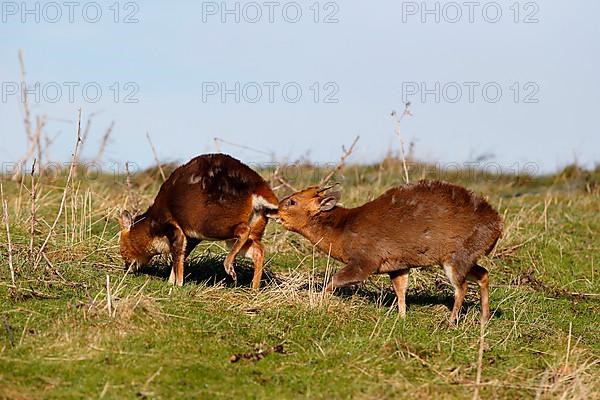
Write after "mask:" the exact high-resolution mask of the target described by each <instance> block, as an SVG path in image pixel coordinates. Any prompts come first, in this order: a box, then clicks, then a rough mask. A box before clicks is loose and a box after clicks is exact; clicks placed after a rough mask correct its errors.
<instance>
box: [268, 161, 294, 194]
mask: <svg viewBox="0 0 600 400" xmlns="http://www.w3.org/2000/svg"><path fill="white" fill-rule="evenodd" d="M280 166H281V165H280V164H279V163H278V164H277V167H276V168H275V172H273V179H274V180H276V181H277V182H279V183H280V184H282V185H283V186H285V187H286V188H288V189H290V190H291V191H293V192H297V191H298V190H297V189H296V188H295V187H294V186H292V185H291V184H290V183H289V182H288V181H286V180H285V179H284V178H283V177H282V176H281V174H280V172H279V167H280Z"/></svg>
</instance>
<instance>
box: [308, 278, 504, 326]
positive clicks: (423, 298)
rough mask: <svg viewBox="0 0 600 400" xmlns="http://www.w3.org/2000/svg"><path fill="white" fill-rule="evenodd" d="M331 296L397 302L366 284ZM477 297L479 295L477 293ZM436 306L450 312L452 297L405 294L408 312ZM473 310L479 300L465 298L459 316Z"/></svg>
mask: <svg viewBox="0 0 600 400" xmlns="http://www.w3.org/2000/svg"><path fill="white" fill-rule="evenodd" d="M323 288H324V285H322V284H316V285H313V286H312V290H314V291H316V292H320V291H322V290H323ZM301 289H303V290H311V287H310V286H309V285H308V284H306V285H303V286H302V287H301ZM333 294H334V295H335V296H338V297H340V298H343V299H349V298H351V297H354V296H357V297H360V298H362V299H364V300H367V301H368V302H370V303H372V304H375V305H377V306H379V307H392V306H395V305H396V301H397V299H396V293H395V292H394V291H393V290H392V289H391V288H385V287H379V286H375V285H372V284H371V285H369V284H368V283H365V284H361V285H353V286H348V287H342V288H336V289H335V291H334V292H333ZM478 296H479V293H477V297H478ZM436 305H442V306H445V307H446V308H447V309H448V311H451V310H452V307H453V306H454V295H453V294H452V293H449V292H448V291H445V290H443V289H436V290H435V292H433V291H426V290H415V291H412V292H411V290H410V288H409V290H408V292H407V294H406V308H407V311H408V312H409V311H410V309H411V308H412V307H415V306H423V307H427V306H436ZM473 308H477V309H478V308H479V300H476V301H473V300H471V299H468V298H467V299H465V301H464V303H463V306H462V311H461V314H463V315H464V314H466V313H467V312H469V311H470V310H471V309H473ZM500 316H502V311H501V310H499V309H498V310H495V312H494V315H493V317H494V318H498V317H500Z"/></svg>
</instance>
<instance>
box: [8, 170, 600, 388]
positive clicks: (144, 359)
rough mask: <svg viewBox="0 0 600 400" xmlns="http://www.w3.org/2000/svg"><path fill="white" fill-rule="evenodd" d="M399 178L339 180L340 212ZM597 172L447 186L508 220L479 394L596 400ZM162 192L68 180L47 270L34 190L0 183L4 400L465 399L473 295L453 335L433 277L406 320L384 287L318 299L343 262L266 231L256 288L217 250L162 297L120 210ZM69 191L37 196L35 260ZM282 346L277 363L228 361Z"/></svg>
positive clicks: (442, 292)
mask: <svg viewBox="0 0 600 400" xmlns="http://www.w3.org/2000/svg"><path fill="white" fill-rule="evenodd" d="M306 168H308V167H306ZM399 168H400V167H399V165H398V164H397V163H393V162H392V161H390V160H388V161H386V164H384V165H383V167H381V168H380V167H379V166H369V167H350V168H348V169H347V170H346V173H345V177H344V178H343V181H342V182H343V196H344V197H343V200H344V202H345V203H346V205H355V204H360V203H361V202H364V201H366V200H368V199H370V198H372V197H373V196H376V195H378V194H380V193H382V192H383V190H385V188H387V187H389V186H391V185H395V184H400V183H401V179H402V178H401V176H402V174H401V172H400V170H399ZM598 174H599V173H598V171H592V172H586V171H583V170H580V169H577V168H573V167H571V168H570V169H567V170H566V171H563V173H561V174H558V175H556V176H544V177H540V178H535V179H524V178H514V177H513V178H511V177H499V178H498V179H491V178H492V177H490V176H485V175H483V174H476V175H475V176H472V177H469V178H466V177H464V176H460V175H457V176H453V177H446V178H447V179H450V180H453V181H455V182H459V183H461V184H464V185H466V186H468V187H470V188H472V189H473V190H476V191H478V192H480V193H482V194H484V195H485V196H486V197H488V198H489V200H490V202H491V203H492V204H494V205H495V206H496V207H498V208H499V209H500V211H501V212H502V213H503V215H505V220H506V221H505V226H506V231H505V234H504V237H503V238H502V239H501V241H500V242H499V243H498V246H497V248H496V250H495V252H494V253H493V254H492V256H491V257H489V258H488V259H485V260H482V263H483V264H484V265H485V266H487V267H489V270H490V273H491V275H490V276H491V285H492V291H491V307H492V311H493V312H494V316H493V318H492V321H491V322H490V324H489V325H488V326H487V328H486V336H485V347H484V349H485V352H484V357H483V364H482V367H483V369H482V373H483V377H482V382H483V384H482V389H481V397H482V398H490V399H491V398H501V399H514V398H543V399H545V398H580V399H594V398H600V364H599V363H600V296H599V295H600V277H599V276H598V275H600V274H599V271H598V264H600V241H599V240H598V238H597V235H598V233H599V232H600V199H599V196H598V192H597V186H594V185H593V184H592V185H590V182H592V183H594V182H597V181H598V179H597V175H598ZM304 175H305V176H311V178H310V179H308V178H307V179H305V180H301V179H299V180H298V181H296V182H293V183H294V184H295V185H297V186H300V187H301V186H304V185H307V184H309V183H310V182H309V180H313V179H314V174H312V173H309V172H306V174H304ZM304 175H303V176H304ZM419 176H423V171H416V170H415V171H413V178H417V177H419ZM594 179H595V180H594ZM158 184H159V180H157V179H156V175H153V173H151V172H147V173H145V174H140V176H139V177H138V179H136V180H135V181H134V187H133V188H132V191H131V193H128V192H129V191H128V190H127V188H126V186H125V184H124V183H123V182H122V181H119V182H115V181H114V180H112V179H111V178H110V177H101V178H100V179H98V180H96V181H93V182H86V181H83V180H79V179H76V180H75V184H74V185H73V188H72V190H69V191H68V194H67V197H66V199H67V201H66V206H65V209H64V215H63V216H62V217H61V218H60V221H59V224H58V225H57V229H56V231H55V232H53V233H52V235H50V241H49V243H48V246H47V248H46V251H45V254H46V256H47V258H48V262H46V261H45V260H44V259H43V260H42V261H41V262H40V263H39V265H37V267H36V268H34V266H33V265H32V264H33V263H32V262H31V260H30V256H29V240H30V233H29V229H30V197H29V193H28V190H27V188H28V187H29V186H30V182H29V181H26V182H23V185H22V186H21V185H19V184H16V183H11V182H6V181H5V182H3V186H4V191H5V198H6V199H7V201H8V206H9V214H10V230H11V236H12V244H13V246H14V249H13V253H14V254H13V255H14V267H15V269H16V275H17V276H16V287H12V285H11V280H10V275H9V268H8V258H7V252H8V250H7V246H6V245H5V244H6V243H7V240H6V239H7V238H6V232H5V230H4V227H2V228H3V229H2V233H1V234H0V243H2V247H1V248H0V260H1V261H0V282H1V283H0V399H1V398H22V399H42V398H43V399H46V398H61V399H62V398H106V399H111V398H115V399H117V398H118V399H120V398H163V399H166V398H207V399H212V398H277V399H281V398H328V399H331V398H358V399H379V398H390V399H391V398H424V399H425V398H441V399H443V398H471V397H472V396H473V391H474V383H475V377H476V372H477V353H478V349H479V340H480V338H479V296H478V294H477V292H476V291H475V289H474V288H470V291H469V295H468V297H467V301H466V305H465V308H464V312H463V315H462V317H461V321H460V323H459V325H458V327H457V328H449V327H448V325H447V318H448V316H449V309H448V305H449V304H451V302H452V289H451V287H450V285H449V284H448V283H447V281H446V278H445V277H444V275H443V272H442V271H441V269H439V268H432V269H429V270H423V271H412V272H411V280H410V288H409V293H408V299H407V302H408V315H407V318H406V319H405V320H402V319H399V318H398V316H397V313H396V310H395V305H394V303H393V302H394V296H393V292H392V291H391V285H390V283H389V279H387V277H373V278H372V279H370V280H369V281H368V282H367V283H366V284H364V285H362V286H360V287H358V288H355V289H347V290H344V291H342V292H340V293H337V294H336V295H334V296H330V295H325V294H324V293H323V291H322V289H323V284H324V283H325V282H326V281H327V278H328V276H330V275H331V272H332V271H334V270H336V269H338V268H339V267H340V264H338V263H335V262H332V261H331V260H328V259H327V257H326V255H323V254H320V253H318V252H314V249H313V248H312V246H311V245H310V243H308V242H307V241H306V240H305V239H303V238H301V237H299V236H298V235H295V234H291V233H288V232H285V231H283V230H282V228H281V227H279V226H277V225H276V224H270V225H269V228H268V232H267V235H266V237H265V239H264V243H265V245H266V247H267V254H268V255H267V257H268V263H267V270H268V274H267V276H266V277H265V280H264V282H263V286H262V288H261V290H260V291H258V292H255V291H252V290H250V289H249V283H250V280H251V273H252V271H251V268H250V265H249V264H248V263H246V262H244V261H241V260H240V261H239V262H238V265H237V269H238V275H239V277H240V280H239V283H238V286H237V287H236V286H234V285H233V284H232V283H231V282H229V281H227V280H223V279H225V274H224V271H223V268H222V264H221V263H222V261H223V256H224V254H225V253H224V251H223V249H221V248H220V246H222V244H219V243H213V244H210V243H207V244H203V245H201V246H200V247H199V248H198V249H197V250H196V251H195V252H194V254H193V255H192V257H191V259H190V260H189V261H188V263H187V264H186V275H187V276H186V283H185V286H184V287H183V288H171V287H170V286H169V285H168V284H167V282H166V279H167V277H168V273H169V269H168V266H167V265H168V260H160V259H157V260H156V261H155V264H156V265H155V266H152V267H148V268H146V269H144V270H143V271H141V272H140V273H137V274H127V275H126V274H125V273H124V271H123V270H122V266H121V260H120V258H119V255H118V246H117V245H118V239H117V236H116V234H117V232H118V226H117V223H116V220H115V215H116V213H115V211H116V210H117V209H118V208H120V207H122V206H123V205H124V204H126V203H127V204H129V205H131V204H136V203H137V204H139V205H140V207H141V208H144V207H145V206H147V205H148V204H149V203H150V201H151V200H152V198H153V197H154V195H155V194H156V190H157V187H158ZM63 187H64V180H62V181H59V182H42V183H41V184H40V185H39V186H38V192H39V195H38V200H37V205H38V222H37V225H36V235H35V236H36V237H35V241H34V250H36V249H39V248H40V246H41V244H42V243H43V241H44V239H45V238H46V236H47V235H48V233H49V226H51V225H52V222H53V221H54V218H55V216H56V214H57V211H58V208H59V203H60V199H61V196H62V191H63ZM284 193H285V191H284V189H281V190H279V191H278V194H279V195H283V194H284ZM128 195H129V196H128ZM84 204H85V206H84ZM90 204H91V206H90ZM107 275H108V276H109V278H110V287H111V292H112V295H111V308H112V311H113V313H112V315H110V316H109V313H108V307H107V293H106V276H107ZM279 344H282V346H283V352H281V353H280V352H274V353H271V354H268V355H266V356H265V357H264V358H262V359H260V360H255V359H241V360H239V361H238V362H235V363H232V362H230V359H231V357H232V355H234V354H240V353H241V354H244V353H248V354H256V351H257V350H267V349H270V348H272V347H273V346H276V345H279Z"/></svg>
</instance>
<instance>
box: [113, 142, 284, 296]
mask: <svg viewBox="0 0 600 400" xmlns="http://www.w3.org/2000/svg"><path fill="white" fill-rule="evenodd" d="M277 202H278V200H277V197H276V196H275V194H274V193H273V191H272V190H271V188H270V187H269V185H268V184H267V183H266V182H265V181H264V179H263V178H262V177H261V176H260V175H259V174H258V173H256V172H255V171H253V170H252V169H250V168H249V167H248V166H247V165H245V164H243V163H241V162H240V161H238V160H236V159H235V158H232V157H230V156H228V155H225V154H207V155H201V156H199V157H196V158H194V159H192V160H191V161H189V162H188V163H187V164H185V165H183V166H181V167H179V168H177V169H176V170H175V171H174V172H173V173H172V174H171V176H169V178H168V179H167V180H166V181H165V182H164V183H163V184H162V186H161V187H160V190H159V192H158V194H157V195H156V198H155V199H154V203H153V204H152V205H151V206H150V208H148V210H147V211H146V212H145V213H143V214H141V215H138V216H136V217H135V218H132V216H131V214H130V213H129V212H127V211H123V212H122V213H121V214H120V215H119V224H120V225H121V233H120V250H121V256H122V257H123V260H124V261H125V264H126V268H130V267H133V268H134V269H135V268H138V267H139V266H142V265H145V264H147V263H148V262H149V261H150V259H151V258H152V257H153V256H155V255H158V254H165V253H171V254H172V256H173V265H172V268H171V276H170V278H169V282H170V283H172V284H176V285H177V286H181V285H183V262H184V259H185V258H186V257H187V256H188V255H189V254H190V253H191V251H192V250H193V249H194V247H196V246H197V245H198V243H200V241H202V240H228V244H229V245H230V246H231V249H230V251H229V254H228V255H227V258H226V259H225V263H224V265H225V271H226V272H227V273H228V274H229V275H230V276H231V277H232V278H233V279H234V280H236V273H235V270H234V266H233V263H234V260H235V257H236V256H237V254H238V253H240V252H241V253H242V254H245V256H246V257H248V258H250V259H252V261H253V263H254V276H253V279H252V287H253V288H255V289H257V288H258V287H259V286H260V279H261V276H262V267H263V262H264V249H263V246H262V245H261V243H260V240H261V238H262V235H263V232H264V230H265V227H266V225H267V222H268V219H267V217H266V216H265V213H266V211H267V210H274V209H277Z"/></svg>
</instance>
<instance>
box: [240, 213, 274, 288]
mask: <svg viewBox="0 0 600 400" xmlns="http://www.w3.org/2000/svg"><path fill="white" fill-rule="evenodd" d="M267 222H269V221H268V219H267V217H265V216H264V215H262V214H256V213H255V214H254V215H253V216H252V217H251V218H250V239H249V240H248V242H247V243H246V246H244V249H247V250H245V251H244V250H242V251H243V252H244V254H245V255H246V257H247V258H249V259H251V260H252V263H253V264H254V275H253V276H252V289H255V290H256V289H258V288H259V287H260V280H261V279H262V272H263V265H264V262H265V249H264V247H263V245H262V244H261V243H260V239H261V238H262V236H263V233H264V231H265V227H266V226H267Z"/></svg>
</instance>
